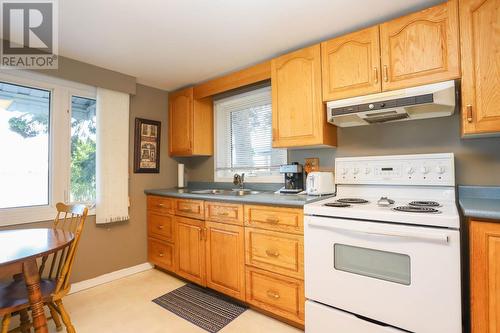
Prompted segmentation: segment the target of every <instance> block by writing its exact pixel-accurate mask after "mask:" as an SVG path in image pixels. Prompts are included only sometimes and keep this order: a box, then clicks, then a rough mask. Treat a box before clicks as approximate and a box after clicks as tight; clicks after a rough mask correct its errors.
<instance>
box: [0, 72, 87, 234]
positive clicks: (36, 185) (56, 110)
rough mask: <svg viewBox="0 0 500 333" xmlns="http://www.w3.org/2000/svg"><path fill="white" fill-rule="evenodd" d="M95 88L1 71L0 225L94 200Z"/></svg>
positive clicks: (43, 217) (48, 215)
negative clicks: (59, 206) (58, 206)
mask: <svg viewBox="0 0 500 333" xmlns="http://www.w3.org/2000/svg"><path fill="white" fill-rule="evenodd" d="M95 110H96V89H95V87H90V86H86V85H82V84H78V83H75V82H71V81H66V80H61V79H57V78H53V77H47V76H43V75H40V74H37V73H30V72H19V71H15V70H8V71H7V70H4V71H0V142H1V144H0V156H2V163H0V184H1V187H0V226H1V225H10V224H18V223H27V222H35V221H45V220H52V219H53V218H54V207H53V206H54V205H55V203H56V202H59V201H63V202H74V203H76V202H82V203H85V204H90V205H92V204H93V203H94V202H95V192H96V190H95V188H96V182H95V177H96V176H95V175H96V168H95V160H96V158H95V154H96V111H95Z"/></svg>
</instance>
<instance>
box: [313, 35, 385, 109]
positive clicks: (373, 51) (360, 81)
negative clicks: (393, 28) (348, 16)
mask: <svg viewBox="0 0 500 333" xmlns="http://www.w3.org/2000/svg"><path fill="white" fill-rule="evenodd" d="M321 62H322V65H321V69H322V73H323V100H325V101H331V100H336V99H342V98H347V97H352V96H361V95H368V94H374V93H378V92H380V91H381V89H382V85H381V72H380V43H379V27H378V26H374V27H371V28H368V29H364V30H361V31H357V32H353V33H350V34H347V35H345V36H340V37H336V38H333V39H330V40H328V41H326V42H323V43H321Z"/></svg>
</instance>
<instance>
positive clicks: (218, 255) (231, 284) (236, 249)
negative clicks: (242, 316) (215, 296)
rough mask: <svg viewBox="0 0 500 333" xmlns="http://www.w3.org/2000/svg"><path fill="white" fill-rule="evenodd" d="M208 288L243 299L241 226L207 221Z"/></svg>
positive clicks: (243, 257)
mask: <svg viewBox="0 0 500 333" xmlns="http://www.w3.org/2000/svg"><path fill="white" fill-rule="evenodd" d="M206 251H207V257H206V258H207V287H209V288H212V289H215V290H218V291H220V292H222V293H224V294H227V295H229V296H232V297H234V298H237V299H239V300H242V301H244V300H245V241H244V231H243V227H240V226H235V225H229V224H222V223H215V222H206Z"/></svg>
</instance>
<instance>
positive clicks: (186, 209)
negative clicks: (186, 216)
mask: <svg viewBox="0 0 500 333" xmlns="http://www.w3.org/2000/svg"><path fill="white" fill-rule="evenodd" d="M179 210H180V211H181V212H184V213H194V212H193V210H192V209H190V208H181V209H179Z"/></svg>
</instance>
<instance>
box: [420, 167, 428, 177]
mask: <svg viewBox="0 0 500 333" xmlns="http://www.w3.org/2000/svg"><path fill="white" fill-rule="evenodd" d="M420 172H422V173H423V174H424V175H425V174H427V173H429V168H428V167H422V168H420Z"/></svg>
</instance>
